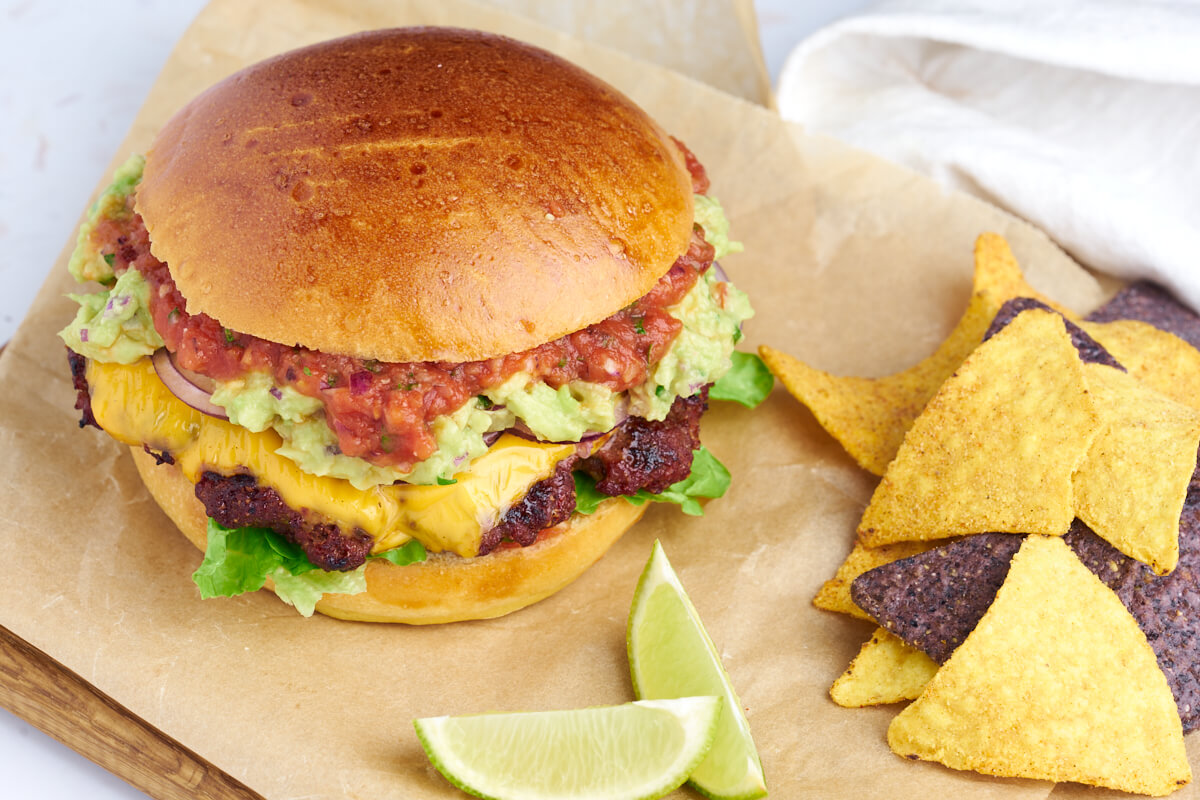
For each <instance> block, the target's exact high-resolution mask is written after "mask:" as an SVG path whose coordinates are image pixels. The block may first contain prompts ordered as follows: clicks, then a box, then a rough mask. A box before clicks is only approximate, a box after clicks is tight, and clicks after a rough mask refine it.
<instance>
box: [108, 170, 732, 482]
mask: <svg viewBox="0 0 1200 800" xmlns="http://www.w3.org/2000/svg"><path fill="white" fill-rule="evenodd" d="M689 155H690V154H689ZM692 160H693V161H694V159H692ZM689 166H691V165H689ZM696 166H697V167H698V168H699V175H701V176H703V168H702V167H699V165H698V164H697V165H696ZM696 175H697V172H696V171H695V170H693V179H694V181H695V180H696ZM703 182H704V183H707V179H706V178H705V179H704V181H703ZM126 210H127V213H126V214H123V215H120V216H119V217H107V218H104V219H102V220H99V221H98V223H97V225H96V227H95V229H94V231H93V233H92V241H93V243H94V244H95V245H96V246H97V247H98V248H99V249H100V252H102V253H104V254H106V257H107V256H108V255H111V256H112V259H111V260H112V266H113V269H114V271H115V272H116V273H117V274H120V273H122V272H124V271H125V270H127V269H136V270H137V271H139V272H140V273H141V274H142V276H143V277H144V278H145V279H146V281H147V282H148V283H149V285H150V313H151V316H152V318H153V320H154V327H155V329H156V330H157V331H158V333H159V335H160V336H162V338H163V340H164V342H165V343H166V347H167V349H168V350H169V351H171V352H172V353H174V354H175V357H176V361H177V363H178V364H179V365H180V366H181V367H183V368H184V369H187V370H191V371H193V372H197V373H200V374H202V375H207V376H208V377H210V378H214V379H217V380H232V379H236V378H238V377H241V376H242V375H245V374H246V373H249V372H257V371H261V372H268V373H270V374H271V375H272V376H273V377H274V379H275V382H276V384H277V385H279V386H290V387H291V388H293V389H295V390H296V391H298V392H300V393H302V394H305V395H308V396H310V397H314V398H317V399H319V400H320V401H321V402H322V403H323V405H324V409H325V418H326V422H327V423H328V425H329V427H330V428H331V429H332V431H333V432H334V434H335V435H336V437H337V443H338V448H339V450H340V452H341V453H343V454H345V455H348V456H354V457H358V458H363V459H365V460H367V461H369V462H371V463H373V464H377V465H380V466H389V467H395V468H397V469H399V470H401V471H409V470H411V469H412V468H413V466H415V465H416V464H417V463H418V462H420V461H422V460H424V459H426V458H428V457H429V456H430V455H432V454H433V453H434V452H435V451H436V449H437V441H436V438H435V436H434V434H433V431H432V428H431V423H432V421H433V420H434V419H436V418H437V417H439V416H442V415H444V414H448V413H451V412H453V411H455V410H457V409H458V408H460V407H461V406H462V405H463V404H464V403H466V402H467V401H468V400H470V399H471V397H473V396H477V395H480V394H482V393H483V392H485V391H487V390H488V389H491V388H493V387H496V386H499V385H500V384H502V383H504V382H505V381H506V380H507V379H508V378H509V377H511V376H512V375H514V374H516V373H518V372H527V373H529V374H530V375H531V376H532V377H533V379H534V380H541V381H545V382H546V383H547V384H549V385H550V386H551V387H553V388H558V387H560V386H562V385H564V384H567V383H569V382H571V381H576V380H579V381H587V382H591V383H596V384H600V385H602V386H605V387H607V388H608V389H611V390H612V391H614V392H619V391H624V390H626V389H630V388H632V387H634V386H637V385H639V384H641V383H643V382H645V380H646V378H647V373H648V370H649V367H650V366H651V365H653V364H654V363H655V362H656V361H658V360H659V359H660V358H661V357H662V355H663V354H664V353H665V352H666V351H667V349H668V348H669V347H670V345H671V342H672V341H674V339H675V337H676V335H677V334H678V333H679V330H680V327H681V323H680V322H679V320H677V319H675V318H674V317H673V316H671V315H670V314H669V313H667V309H668V308H669V307H670V306H672V305H674V304H675V303H677V302H678V301H679V300H680V299H681V298H682V297H683V296H684V295H685V294H686V293H687V292H688V290H690V289H691V288H692V287H693V286H694V285H695V283H696V281H697V280H698V278H699V276H700V275H701V274H703V272H704V271H705V270H706V269H708V267H709V265H710V264H711V263H712V258H713V248H712V246H711V245H709V244H708V243H707V242H705V241H704V237H703V233H702V232H701V230H700V229H699V228H698V227H697V228H696V229H695V230H694V231H693V234H692V240H691V242H690V244H689V247H688V250H687V252H686V253H685V254H684V255H682V256H680V258H679V259H678V260H677V261H676V262H675V264H673V265H672V267H671V269H670V270H669V271H668V272H667V274H666V275H664V276H663V277H662V278H661V279H660V280H659V282H658V283H657V284H656V285H655V286H654V288H652V289H651V290H650V292H649V293H647V294H646V295H645V296H643V297H641V298H639V299H638V300H636V301H634V302H633V303H631V304H630V305H629V306H627V307H625V308H623V309H621V310H620V311H618V312H617V313H615V314H613V315H612V316H610V317H608V318H607V319H604V320H601V321H600V322H598V323H596V324H594V325H591V326H589V327H587V328H584V329H583V330H580V331H576V332H574V333H571V334H568V335H567V336H564V337H562V338H560V339H556V340H554V341H551V342H547V343H545V344H542V345H539V346H537V347H534V348H532V349H530V350H525V351H523V352H519V353H511V354H508V355H504V356H499V357H497V358H492V359H487V360H483V361H468V362H461V363H450V362H429V361H423V362H412V363H390V362H381V361H375V360H371V359H362V358H358V357H355V356H348V355H336V354H330V353H322V352H320V351H317V350H311V349H308V348H305V347H301V346H299V345H295V346H289V345H285V344H280V343H277V342H271V341H267V340H265V339H260V338H258V337H256V336H252V335H250V334H245V333H240V332H238V331H234V330H230V329H228V328H225V327H223V326H222V325H221V324H220V323H219V322H217V320H215V319H213V318H212V317H210V316H208V315H207V314H188V313H187V311H186V310H185V301H184V298H183V295H182V294H180V292H179V290H178V289H177V288H176V286H175V281H174V280H173V279H172V277H171V274H170V272H169V270H168V269H167V265H166V264H164V263H163V262H161V261H159V260H158V259H156V258H155V257H154V256H153V255H152V254H151V252H150V240H149V234H148V233H147V231H146V227H145V225H144V224H143V223H142V219H141V217H140V216H139V215H138V214H136V213H135V212H134V211H133V196H132V195H131V196H130V198H129V200H128V201H127V206H126Z"/></svg>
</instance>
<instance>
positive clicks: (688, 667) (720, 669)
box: [626, 541, 767, 800]
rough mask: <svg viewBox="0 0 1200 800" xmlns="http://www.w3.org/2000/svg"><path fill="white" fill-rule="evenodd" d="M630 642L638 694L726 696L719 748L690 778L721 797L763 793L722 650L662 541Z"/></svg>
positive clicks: (633, 613) (646, 576)
mask: <svg viewBox="0 0 1200 800" xmlns="http://www.w3.org/2000/svg"><path fill="white" fill-rule="evenodd" d="M626 642H627V644H628V647H629V668H630V671H631V672H632V673H633V691H634V694H636V695H637V696H638V697H639V698H648V699H660V698H670V697H688V696H692V695H717V696H719V697H723V698H724V700H725V702H724V703H723V706H722V709H721V714H720V719H719V720H718V721H717V735H716V740H715V741H714V742H713V746H712V749H711V750H710V751H709V752H708V757H707V758H706V759H705V760H704V761H703V762H701V764H700V766H698V767H697V768H696V769H695V770H694V771H693V772H692V774H691V776H690V777H689V779H688V782H689V783H691V785H692V786H693V787H695V788H696V789H697V790H698V791H700V792H701V793H702V794H705V795H707V796H708V797H711V798H714V800H749V799H750V798H755V797H764V796H765V795H766V794H767V787H766V783H765V780H764V778H763V770H762V762H760V761H759V759H758V751H757V750H756V749H755V748H754V740H753V739H752V738H750V725H749V723H747V722H746V715H745V714H743V713H742V706H741V703H739V702H738V699H737V695H736V694H734V691H733V687H732V686H730V685H729V676H728V675H727V674H726V673H725V668H724V666H722V664H721V657H720V656H719V655H718V654H717V648H716V647H714V646H713V643H712V639H710V638H709V636H708V633H707V632H706V631H705V630H704V625H703V624H702V623H701V622H700V617H699V615H698V614H697V613H696V608H695V606H693V605H692V601H691V600H689V599H688V596H687V593H686V592H684V590H683V585H682V584H681V583H680V582H679V577H678V576H677V575H676V574H675V571H674V570H673V569H671V564H670V562H669V561H667V556H666V554H665V553H664V552H663V549H662V545H661V544H659V543H658V542H657V541H656V542H655V543H654V552H653V553H652V554H651V556H650V561H649V563H647V564H646V569H645V571H643V572H642V577H641V579H640V580H639V581H638V586H637V591H636V592H635V594H634V597H633V608H632V609H630V611H629V628H628V630H627V634H626Z"/></svg>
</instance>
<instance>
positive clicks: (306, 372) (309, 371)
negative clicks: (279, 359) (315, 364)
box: [304, 367, 312, 375]
mask: <svg viewBox="0 0 1200 800" xmlns="http://www.w3.org/2000/svg"><path fill="white" fill-rule="evenodd" d="M304 374H305V375H312V370H311V369H309V368H308V367H305V368H304Z"/></svg>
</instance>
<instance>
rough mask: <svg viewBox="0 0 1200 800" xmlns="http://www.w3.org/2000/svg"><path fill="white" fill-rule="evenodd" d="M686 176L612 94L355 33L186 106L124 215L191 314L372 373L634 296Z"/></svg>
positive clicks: (478, 55)
mask: <svg viewBox="0 0 1200 800" xmlns="http://www.w3.org/2000/svg"><path fill="white" fill-rule="evenodd" d="M691 185H692V184H691V177H690V175H689V173H688V171H687V168H686V166H685V162H684V159H683V156H682V154H681V153H680V151H679V149H678V148H677V147H676V146H675V145H674V144H673V143H672V142H671V141H670V140H669V139H668V138H667V137H666V135H665V134H664V133H663V131H662V130H661V129H660V128H659V127H658V126H657V125H656V124H655V123H654V121H653V120H651V119H650V118H649V117H648V116H647V115H646V113H645V112H644V111H642V110H641V109H640V108H638V107H637V106H636V105H634V104H633V102H632V101H630V100H629V99H628V98H626V97H625V96H624V95H622V94H621V93H620V92H618V91H617V90H615V89H614V88H612V87H611V86H609V85H608V84H606V83H604V82H603V81H601V80H599V79H598V78H596V77H594V76H592V75H590V74H588V73H587V72H584V71H583V70H582V69H579V68H578V67H575V66H574V65H572V64H570V63H568V62H566V61H563V60H562V59H560V58H558V57H557V56H554V55H552V54H550V53H547V52H545V51H543V50H539V49H537V48H535V47H531V46H529V45H526V44H522V43H520V42H517V41H514V40H512V39H508V38H504V37H501V36H495V35H491V34H486V33H479V32H474V31H465V30H458V29H453V28H398V29H392V30H383V31H372V32H368V33H363V34H359V35H356V36H349V37H346V38H344V39H336V40H333V41H329V42H324V43H321V44H317V45H313V46H311V47H306V48H303V49H300V50H294V51H292V52H289V53H284V54H283V55H280V56H276V57H275V58H272V59H270V60H267V61H264V62H262V63H259V64H256V65H254V66H251V67H249V68H247V69H245V70H243V71H241V72H239V73H236V74H235V75H232V76H230V77H229V78H227V79H225V80H224V81H222V82H221V83H219V84H217V85H216V86H213V87H212V88H210V89H209V90H208V91H206V92H204V93H203V94H201V95H200V96H199V97H197V98H196V99H194V100H193V101H192V102H191V103H189V104H188V105H187V106H185V107H184V108H183V109H182V110H181V111H180V112H179V113H178V114H176V115H175V116H174V117H173V118H172V119H171V120H170V122H168V123H167V125H166V127H164V128H163V130H162V131H161V132H160V133H159V135H158V138H157V139H156V140H155V142H154V145H153V147H152V148H151V149H150V151H149V152H148V153H147V156H146V169H145V174H144V177H143V179H142V183H141V185H140V187H139V188H138V191H137V200H136V202H137V210H138V212H139V213H140V214H141V215H142V217H143V219H144V220H145V223H146V228H147V229H148V231H149V232H150V237H151V242H152V245H151V247H152V250H153V252H154V255H155V256H156V257H157V258H159V259H161V260H162V261H165V262H166V263H167V265H168V266H169V267H170V270H171V274H172V275H173V276H174V279H175V282H176V284H177V285H178V287H179V290H180V291H181V292H182V293H183V295H184V296H185V297H186V298H187V310H188V312H189V313H198V312H203V313H206V314H208V315H209V316H212V317H214V318H216V319H217V320H218V321H219V322H220V323H221V324H222V325H224V326H226V327H228V328H232V329H234V330H237V331H241V332H244V333H249V334H253V335H255V336H259V337H262V338H264V339H270V340H272V341H275V342H281V343H284V344H289V345H290V344H300V345H304V346H305V347H309V348H313V349H316V350H321V351H324V352H327V353H339V354H347V355H355V356H359V357H362V358H377V359H381V360H384V361H427V360H428V361H435V360H436V361H469V360H477V359H483V358H491V357H494V356H498V355H502V354H505V353H510V352H515V351H520V350H525V349H528V348H530V347H534V346H536V345H538V344H541V343H543V342H547V341H551V340H553V339H556V338H558V337H560V336H563V335H566V334H567V333H570V332H571V331H575V330H578V329H580V328H584V327H586V326H588V325H590V324H592V323H595V322H598V321H600V320H602V319H604V318H605V317H607V316H609V315H610V314H612V313H614V312H616V311H617V310H619V309H620V308H622V307H624V306H626V305H628V304H629V303H631V302H632V301H634V300H635V299H637V298H638V297H640V296H642V295H643V294H645V293H646V292H648V291H649V290H650V288H651V287H653V286H654V284H655V282H656V281H657V280H658V279H659V278H660V277H661V276H662V275H663V274H665V273H666V272H667V270H669V269H670V267H671V264H672V263H674V261H675V259H676V258H677V257H679V256H680V255H681V254H682V253H683V252H684V251H685V250H686V249H687V245H688V240H689V237H690V235H691V230H692V217H693V208H692V190H691Z"/></svg>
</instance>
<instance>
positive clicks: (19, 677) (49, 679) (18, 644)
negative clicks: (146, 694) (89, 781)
mask: <svg viewBox="0 0 1200 800" xmlns="http://www.w3.org/2000/svg"><path fill="white" fill-rule="evenodd" d="M0 706H3V707H4V708H6V709H8V710H9V711H11V712H12V713H13V714H15V715H16V716H18V717H20V718H21V719H23V720H25V721H26V722H28V723H29V724H30V725H33V726H34V727H36V728H38V729H40V730H42V731H43V732H45V733H46V734H47V735H49V736H52V737H54V738H55V739H57V740H58V741H60V742H62V743H63V744H65V745H66V746H67V747H70V748H71V749H72V750H75V751H76V752H78V753H79V754H81V755H83V756H84V757H86V758H87V759H89V760H91V761H93V762H95V763H96V764H98V765H100V766H101V767H103V768H104V769H106V770H108V771H109V772H111V773H113V774H114V775H116V776H117V777H119V778H121V779H122V780H124V781H126V782H127V783H129V784H131V785H133V786H134V787H136V788H137V789H140V790H141V791H143V792H145V793H146V794H148V795H150V796H151V797H155V798H158V800H195V798H197V797H203V798H206V800H264V798H263V797H262V795H260V794H258V793H257V792H255V791H253V790H251V789H250V788H249V787H248V786H246V785H245V784H244V783H242V782H241V781H238V780H236V779H235V778H232V777H230V776H229V775H228V774H226V773H225V772H223V771H222V770H221V769H220V768H218V767H216V766H215V765H213V764H212V763H210V762H208V761H206V760H205V759H203V758H201V757H200V756H198V755H197V754H196V753H194V752H192V751H191V750H189V749H188V748H186V747H184V746H183V745H181V744H180V743H179V742H177V741H175V740H174V739H172V738H171V737H170V736H168V735H166V734H165V733H163V732H162V731H160V730H158V729H157V728H155V727H154V726H152V725H149V724H148V723H146V722H145V721H144V720H142V719H141V718H139V717H137V716H135V715H134V714H132V713H130V712H129V711H128V710H127V709H126V708H124V707H123V706H122V705H120V704H119V703H117V702H116V701H115V700H113V699H112V698H111V697H109V696H108V695H106V694H104V693H103V692H101V691H99V690H98V689H96V687H94V686H92V685H91V684H90V683H88V682H87V681H85V680H84V679H83V678H81V677H80V676H79V675H77V674H76V673H74V672H72V671H71V670H69V669H67V668H66V667H64V666H63V665H62V664H60V663H59V662H57V661H55V660H54V659H53V658H51V657H50V656H48V655H46V654H45V653H43V652H42V651H41V650H38V649H37V648H36V647H33V646H32V645H31V644H29V643H28V642H26V641H25V640H24V639H21V638H20V637H19V636H17V635H16V634H14V633H12V632H11V631H9V630H8V629H7V628H5V627H4V626H0Z"/></svg>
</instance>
